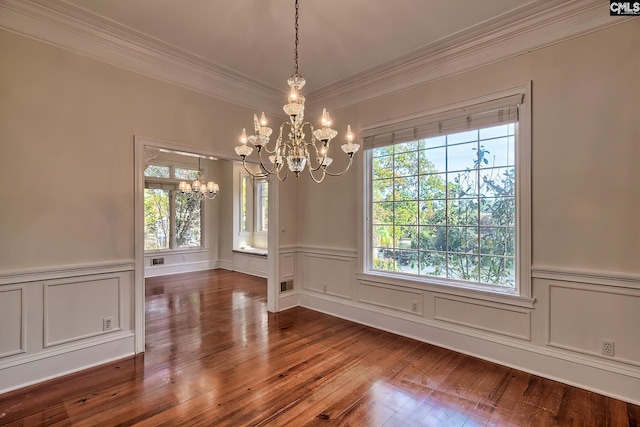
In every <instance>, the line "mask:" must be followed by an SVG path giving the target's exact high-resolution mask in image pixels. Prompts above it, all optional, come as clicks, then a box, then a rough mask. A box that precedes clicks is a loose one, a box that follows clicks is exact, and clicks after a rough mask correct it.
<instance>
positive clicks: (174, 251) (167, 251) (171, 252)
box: [144, 248, 209, 256]
mask: <svg viewBox="0 0 640 427" xmlns="http://www.w3.org/2000/svg"><path fill="white" fill-rule="evenodd" d="M200 252H209V248H181V249H159V250H157V251H144V256H156V255H180V254H192V253H200Z"/></svg>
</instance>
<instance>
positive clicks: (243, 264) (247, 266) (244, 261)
mask: <svg viewBox="0 0 640 427" xmlns="http://www.w3.org/2000/svg"><path fill="white" fill-rule="evenodd" d="M233 271H238V272H240V273H245V274H251V275H252V276H258V277H264V278H266V277H267V275H268V273H269V263H268V261H267V257H266V256H263V255H253V254H249V253H241V252H234V253H233Z"/></svg>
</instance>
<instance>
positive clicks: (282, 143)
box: [235, 0, 360, 183]
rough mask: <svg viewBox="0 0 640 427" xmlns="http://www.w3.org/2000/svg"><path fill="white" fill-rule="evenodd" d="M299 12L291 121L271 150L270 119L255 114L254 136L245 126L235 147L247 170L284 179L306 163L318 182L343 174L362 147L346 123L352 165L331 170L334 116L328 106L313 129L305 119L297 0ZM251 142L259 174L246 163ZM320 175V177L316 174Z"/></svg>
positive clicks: (346, 146) (287, 106)
mask: <svg viewBox="0 0 640 427" xmlns="http://www.w3.org/2000/svg"><path fill="white" fill-rule="evenodd" d="M295 7H296V14H295V31H296V39H295V48H294V51H293V52H294V62H295V67H294V72H293V75H292V76H291V77H290V78H289V79H288V80H287V84H288V85H289V87H290V88H291V92H290V94H289V102H288V103H287V104H285V106H284V107H282V109H283V110H284V112H285V113H287V115H288V116H289V121H288V122H284V123H282V125H280V134H279V136H278V139H277V140H276V142H275V147H273V148H272V149H269V147H267V145H268V144H269V137H270V136H271V134H272V132H273V130H272V129H271V128H270V127H267V119H266V117H265V115H264V113H262V115H261V116H260V119H258V116H257V115H255V114H254V116H253V126H254V130H255V135H250V136H247V131H246V129H242V136H241V137H240V145H238V146H236V148H235V151H236V153H237V154H238V155H239V156H240V157H241V158H242V164H243V165H244V168H245V170H247V172H248V173H249V174H251V175H253V176H256V177H266V176H268V175H276V176H277V177H278V179H279V180H281V181H284V180H285V179H286V178H287V176H288V175H289V171H291V172H293V173H295V174H296V176H299V175H300V172H302V171H303V170H304V169H305V166H308V167H309V175H311V178H312V179H313V180H314V181H315V182H318V183H320V182H322V181H323V180H324V178H325V176H326V175H329V176H339V175H342V174H344V173H345V172H346V171H347V170H349V168H350V167H351V164H352V163H353V155H354V154H355V153H356V152H357V151H358V149H359V148H360V144H358V143H355V142H353V133H352V132H351V126H347V135H346V138H347V142H346V143H345V144H342V146H341V148H342V151H344V152H345V153H346V154H347V155H348V156H349V164H348V165H347V167H346V168H345V169H344V170H343V171H342V172H338V173H334V172H329V171H327V168H328V167H329V166H330V165H331V163H332V162H333V159H332V158H331V157H329V156H328V155H327V153H328V151H329V143H330V142H331V140H332V139H333V138H335V137H336V136H337V135H338V132H337V131H336V130H334V129H332V128H331V117H330V116H329V113H328V112H327V110H326V109H323V110H322V119H321V126H322V127H321V128H320V129H316V130H314V129H313V125H312V124H311V123H309V122H305V121H304V101H305V98H304V96H302V95H301V94H300V90H301V89H302V88H303V87H304V85H305V83H306V81H305V79H304V78H303V77H302V76H301V75H300V74H299V73H298V44H299V40H298V10H299V7H300V6H299V4H298V0H296V2H295ZM285 128H288V135H287V137H286V138H285V137H284V136H283V134H284V132H285ZM305 128H306V129H307V130H308V131H309V133H310V135H311V137H310V140H309V142H307V141H306V140H305V136H306V135H305V133H304V131H305ZM247 142H250V143H251V145H253V147H255V148H256V150H257V151H258V158H259V161H260V170H261V172H260V173H253V172H251V171H250V170H249V169H247V165H246V163H245V161H246V158H247V156H249V155H250V154H251V153H252V152H253V147H251V146H249V145H247ZM263 151H264V152H266V153H267V154H270V155H269V156H268V159H269V163H270V164H265V163H264V159H263V157H262V153H263ZM310 153H313V155H314V157H315V164H312V161H311V158H310ZM284 159H286V160H287V166H288V168H289V171H286V172H285V174H284V176H281V174H280V173H281V171H282V170H283V168H284ZM316 174H317V175H319V176H316Z"/></svg>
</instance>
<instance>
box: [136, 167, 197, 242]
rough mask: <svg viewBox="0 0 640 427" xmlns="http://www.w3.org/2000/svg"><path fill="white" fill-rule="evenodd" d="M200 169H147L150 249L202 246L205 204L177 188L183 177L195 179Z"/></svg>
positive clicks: (147, 228) (147, 238) (146, 237)
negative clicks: (203, 209) (190, 197)
mask: <svg viewBox="0 0 640 427" xmlns="http://www.w3.org/2000/svg"><path fill="white" fill-rule="evenodd" d="M197 172H198V171H197V170H194V169H183V168H177V167H173V166H164V165H149V166H148V167H147V168H146V169H145V171H144V175H145V190H144V213H145V215H144V216H145V241H144V249H145V250H146V251H153V250H171V249H186V248H199V247H202V204H201V203H200V202H197V201H194V200H192V199H189V198H188V197H186V196H185V195H183V194H181V193H179V192H178V191H177V188H178V182H179V180H181V179H186V180H191V179H194V177H195V176H196V175H197Z"/></svg>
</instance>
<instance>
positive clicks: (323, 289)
mask: <svg viewBox="0 0 640 427" xmlns="http://www.w3.org/2000/svg"><path fill="white" fill-rule="evenodd" d="M322 292H323V293H325V294H326V293H327V284H326V283H324V284H323V285H322Z"/></svg>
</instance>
